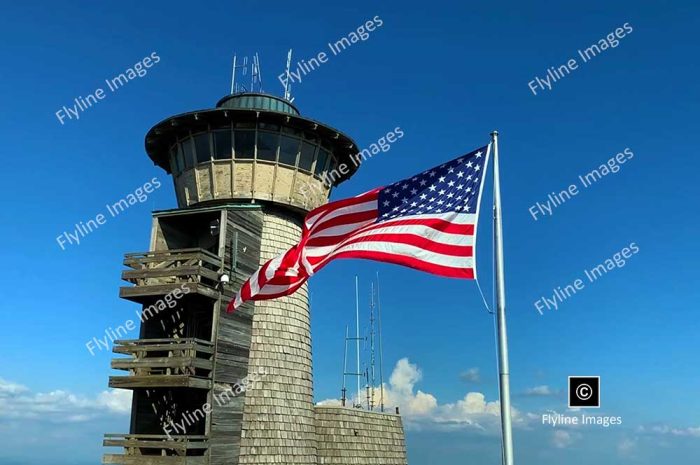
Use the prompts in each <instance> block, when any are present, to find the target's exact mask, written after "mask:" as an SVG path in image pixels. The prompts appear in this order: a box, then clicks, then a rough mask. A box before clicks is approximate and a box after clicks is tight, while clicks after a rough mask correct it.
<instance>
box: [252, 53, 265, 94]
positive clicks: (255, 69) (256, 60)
mask: <svg viewBox="0 0 700 465" xmlns="http://www.w3.org/2000/svg"><path fill="white" fill-rule="evenodd" d="M256 82H257V83H258V90H257V91H258V92H262V91H263V88H262V72H261V71H260V57H259V56H258V52H255V55H253V64H252V66H251V73H250V91H251V92H255V83H256Z"/></svg>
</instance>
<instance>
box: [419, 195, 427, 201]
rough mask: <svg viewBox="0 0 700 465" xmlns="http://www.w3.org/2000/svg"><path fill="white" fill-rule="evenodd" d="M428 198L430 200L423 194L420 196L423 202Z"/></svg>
mask: <svg viewBox="0 0 700 465" xmlns="http://www.w3.org/2000/svg"><path fill="white" fill-rule="evenodd" d="M427 198H428V196H427V195H425V194H421V195H420V199H421V200H425V199H427Z"/></svg>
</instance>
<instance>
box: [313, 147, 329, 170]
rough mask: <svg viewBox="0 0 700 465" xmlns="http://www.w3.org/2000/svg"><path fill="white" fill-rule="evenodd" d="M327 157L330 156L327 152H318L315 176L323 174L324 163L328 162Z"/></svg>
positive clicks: (320, 150) (321, 150)
mask: <svg viewBox="0 0 700 465" xmlns="http://www.w3.org/2000/svg"><path fill="white" fill-rule="evenodd" d="M328 155H330V154H329V153H328V151H327V150H324V149H319V150H318V159H317V160H316V168H314V173H316V175H317V176H320V175H321V173H323V172H324V171H325V170H326V161H328Z"/></svg>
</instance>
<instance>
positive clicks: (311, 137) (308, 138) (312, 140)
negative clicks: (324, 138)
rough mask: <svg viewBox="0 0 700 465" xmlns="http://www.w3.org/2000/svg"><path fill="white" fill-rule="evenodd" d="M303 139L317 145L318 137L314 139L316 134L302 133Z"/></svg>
mask: <svg viewBox="0 0 700 465" xmlns="http://www.w3.org/2000/svg"><path fill="white" fill-rule="evenodd" d="M304 139H307V140H310V141H311V142H315V143H317V144H318V142H319V141H318V137H316V134H314V133H313V132H305V133H304Z"/></svg>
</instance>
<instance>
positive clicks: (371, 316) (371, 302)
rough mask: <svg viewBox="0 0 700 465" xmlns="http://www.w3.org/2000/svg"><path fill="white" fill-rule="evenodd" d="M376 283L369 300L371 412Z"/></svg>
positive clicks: (373, 381)
mask: <svg viewBox="0 0 700 465" xmlns="http://www.w3.org/2000/svg"><path fill="white" fill-rule="evenodd" d="M374 365H375V364H374V282H373V283H371V290H370V299H369V366H370V373H369V375H370V376H368V377H369V378H370V379H369V380H368V381H369V385H370V386H371V389H372V402H371V403H370V410H374V386H375V384H376V378H375V375H374Z"/></svg>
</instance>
